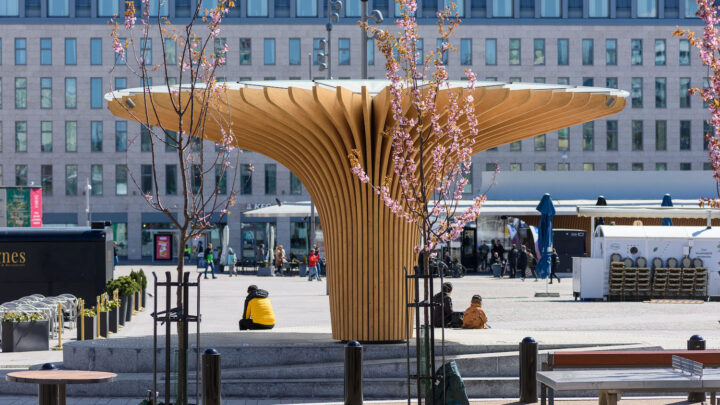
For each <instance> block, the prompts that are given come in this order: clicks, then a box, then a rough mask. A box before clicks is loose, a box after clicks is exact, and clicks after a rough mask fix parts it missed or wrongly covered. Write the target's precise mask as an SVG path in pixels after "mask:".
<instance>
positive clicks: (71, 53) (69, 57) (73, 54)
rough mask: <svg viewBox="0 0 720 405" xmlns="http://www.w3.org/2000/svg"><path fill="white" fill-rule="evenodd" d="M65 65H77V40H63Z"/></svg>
mask: <svg viewBox="0 0 720 405" xmlns="http://www.w3.org/2000/svg"><path fill="white" fill-rule="evenodd" d="M65 64H66V65H77V39H75V38H65Z"/></svg>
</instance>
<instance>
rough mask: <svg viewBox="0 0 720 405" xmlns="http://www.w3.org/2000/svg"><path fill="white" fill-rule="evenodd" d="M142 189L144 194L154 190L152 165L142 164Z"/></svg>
mask: <svg viewBox="0 0 720 405" xmlns="http://www.w3.org/2000/svg"><path fill="white" fill-rule="evenodd" d="M193 166H196V165H193ZM140 190H141V191H142V192H143V194H150V193H152V192H153V167H152V165H140Z"/></svg>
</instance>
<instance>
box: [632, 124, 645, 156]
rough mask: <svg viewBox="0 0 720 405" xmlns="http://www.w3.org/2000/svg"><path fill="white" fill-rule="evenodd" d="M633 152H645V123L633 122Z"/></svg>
mask: <svg viewBox="0 0 720 405" xmlns="http://www.w3.org/2000/svg"><path fill="white" fill-rule="evenodd" d="M632 150H633V151H641V150H643V122H642V121H641V120H633V121H632Z"/></svg>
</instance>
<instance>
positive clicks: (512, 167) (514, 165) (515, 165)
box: [510, 163, 522, 172]
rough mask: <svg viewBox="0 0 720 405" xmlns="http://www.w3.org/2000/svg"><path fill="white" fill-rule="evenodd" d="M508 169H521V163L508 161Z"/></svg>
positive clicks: (512, 170) (513, 170) (517, 170)
mask: <svg viewBox="0 0 720 405" xmlns="http://www.w3.org/2000/svg"><path fill="white" fill-rule="evenodd" d="M510 171H511V172H519V171H522V163H510Z"/></svg>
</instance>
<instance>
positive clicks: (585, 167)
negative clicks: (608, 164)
mask: <svg viewBox="0 0 720 405" xmlns="http://www.w3.org/2000/svg"><path fill="white" fill-rule="evenodd" d="M594 170H595V163H583V171H584V172H592V171H594Z"/></svg>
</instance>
